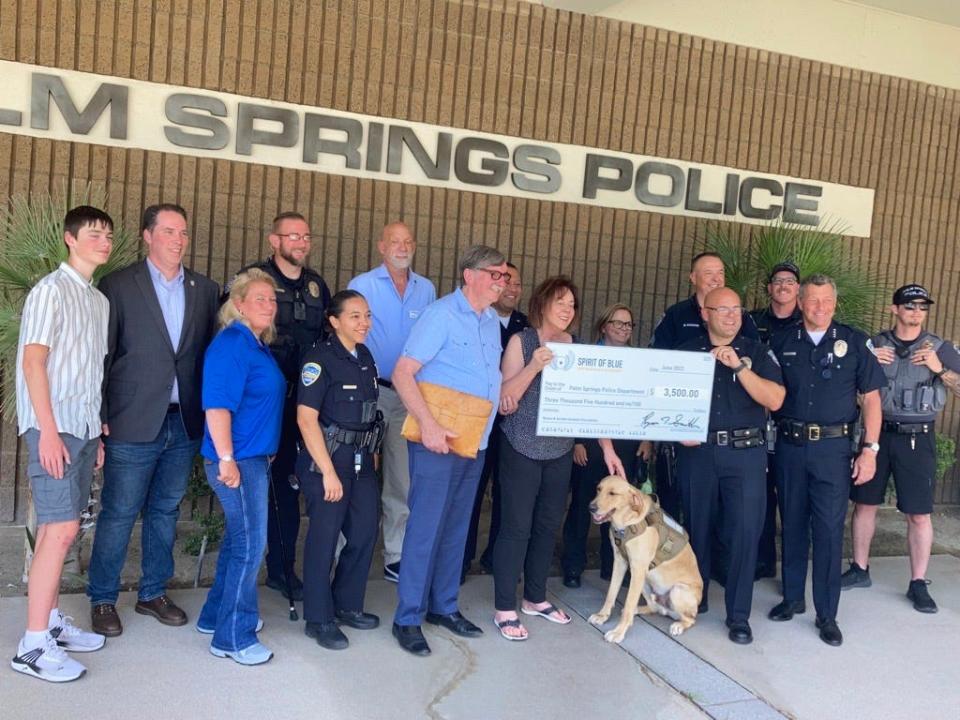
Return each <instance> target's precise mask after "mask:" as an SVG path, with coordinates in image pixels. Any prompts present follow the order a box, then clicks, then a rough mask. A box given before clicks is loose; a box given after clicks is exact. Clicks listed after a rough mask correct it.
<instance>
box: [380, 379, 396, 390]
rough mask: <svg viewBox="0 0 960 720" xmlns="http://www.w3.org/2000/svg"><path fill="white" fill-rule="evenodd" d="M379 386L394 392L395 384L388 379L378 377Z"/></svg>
mask: <svg viewBox="0 0 960 720" xmlns="http://www.w3.org/2000/svg"><path fill="white" fill-rule="evenodd" d="M377 385H379V386H380V387H385V388H390V389H391V390H393V383H392V382H390V381H389V380H387V379H386V378H380V377H378V378H377Z"/></svg>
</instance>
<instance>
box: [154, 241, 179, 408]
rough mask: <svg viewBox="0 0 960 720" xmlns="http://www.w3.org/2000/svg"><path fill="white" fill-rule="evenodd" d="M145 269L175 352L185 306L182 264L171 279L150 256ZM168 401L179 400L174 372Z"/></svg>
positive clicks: (176, 401) (177, 346)
mask: <svg viewBox="0 0 960 720" xmlns="http://www.w3.org/2000/svg"><path fill="white" fill-rule="evenodd" d="M147 269H148V270H149V271H150V279H151V280H153V290H154V292H156V293H157V300H158V301H159V303H160V312H161V313H162V314H163V322H164V323H165V324H166V326H167V334H168V335H169V336H170V344H171V345H172V346H173V351H174V352H176V351H177V348H179V347H180V333H181V332H183V314H184V312H185V307H186V296H185V295H184V294H183V265H181V266H180V270H179V271H178V272H177V274H176V275H175V276H174V277H173V279H172V280H167V279H166V278H165V277H164V276H163V273H162V272H160V270H159V268H157V266H156V265H154V264H153V263H152V262H150V258H147ZM170 402H172V403H178V402H180V386H179V384H178V383H177V375H176V373H174V375H173V390H171V391H170Z"/></svg>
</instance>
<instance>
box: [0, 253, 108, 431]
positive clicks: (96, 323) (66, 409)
mask: <svg viewBox="0 0 960 720" xmlns="http://www.w3.org/2000/svg"><path fill="white" fill-rule="evenodd" d="M109 313H110V303H109V301H108V300H107V298H106V297H105V296H104V295H103V293H101V292H100V291H99V290H97V289H96V288H95V287H94V286H93V283H92V282H89V281H87V280H86V279H85V278H84V277H83V276H82V275H81V274H80V273H79V272H77V271H76V270H74V269H73V268H72V267H70V266H69V265H68V264H67V263H65V262H64V263H60V267H59V268H57V269H56V270H54V271H53V272H52V273H50V274H49V275H47V276H46V277H44V278H42V279H41V280H40V281H39V282H38V283H37V284H36V285H35V286H34V287H33V289H32V290H31V291H30V294H29V295H27V299H26V302H25V303H24V305H23V315H22V317H21V319H20V341H19V342H18V343H17V424H18V426H19V433H20V434H21V435H22V434H23V433H25V432H26V431H27V430H29V429H31V428H35V429H37V430H39V429H40V424H39V421H38V420H37V414H36V412H34V409H33V403H31V402H30V393H29V391H28V390H27V383H26V379H25V378H24V376H23V349H24V347H26V346H27V345H45V346H46V347H48V348H50V354H49V355H48V356H47V378H48V380H49V382H50V402H51V404H52V405H53V417H54V419H55V420H56V422H57V429H58V430H59V431H60V432H62V433H69V434H70V435H73V436H74V437H78V438H81V439H93V438H95V437H99V435H100V399H101V386H102V383H103V361H104V358H105V357H106V355H107V324H108V323H109Z"/></svg>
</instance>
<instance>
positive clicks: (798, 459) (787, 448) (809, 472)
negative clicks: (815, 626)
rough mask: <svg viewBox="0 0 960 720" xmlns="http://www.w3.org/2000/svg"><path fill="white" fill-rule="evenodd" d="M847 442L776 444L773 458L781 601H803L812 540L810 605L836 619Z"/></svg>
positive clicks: (847, 484) (847, 477)
mask: <svg viewBox="0 0 960 720" xmlns="http://www.w3.org/2000/svg"><path fill="white" fill-rule="evenodd" d="M851 455H852V451H851V449H850V440H849V439H848V438H835V439H830V440H820V441H819V442H811V443H807V444H805V445H792V444H790V443H788V442H784V441H783V440H780V441H778V442H777V454H776V456H775V458H774V470H775V474H776V479H777V494H778V495H779V497H780V521H781V523H782V525H783V564H782V568H781V573H782V575H783V598H784V600H788V601H790V602H795V601H800V600H803V599H804V594H805V589H806V582H807V557H808V547H809V544H810V536H811V534H812V535H813V604H814V606H815V607H816V609H817V617H820V618H824V619H827V620H834V619H836V617H837V607H838V606H839V604H840V571H841V564H842V556H843V526H844V522H845V520H846V516H847V503H848V497H849V494H850V482H851V481H850V472H851V471H850V459H851Z"/></svg>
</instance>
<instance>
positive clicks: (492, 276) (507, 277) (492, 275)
mask: <svg viewBox="0 0 960 720" xmlns="http://www.w3.org/2000/svg"><path fill="white" fill-rule="evenodd" d="M473 269H474V270H479V271H481V272H485V273H487V274H489V275H490V279H491V280H500V279H501V278H503V279H504V280H506V281H507V282H510V280H511V279H512V278H513V275H511V274H510V273H508V272H500V271H499V270H491V269H490V268H473Z"/></svg>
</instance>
